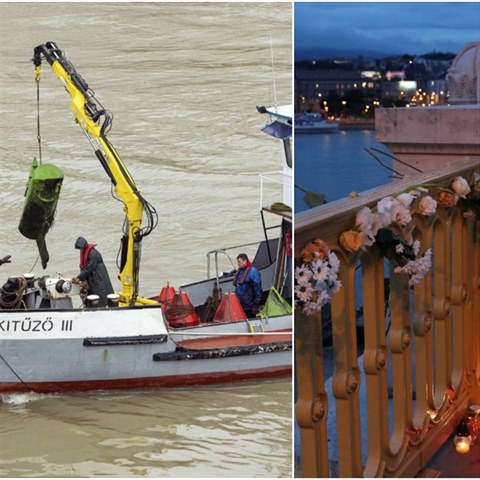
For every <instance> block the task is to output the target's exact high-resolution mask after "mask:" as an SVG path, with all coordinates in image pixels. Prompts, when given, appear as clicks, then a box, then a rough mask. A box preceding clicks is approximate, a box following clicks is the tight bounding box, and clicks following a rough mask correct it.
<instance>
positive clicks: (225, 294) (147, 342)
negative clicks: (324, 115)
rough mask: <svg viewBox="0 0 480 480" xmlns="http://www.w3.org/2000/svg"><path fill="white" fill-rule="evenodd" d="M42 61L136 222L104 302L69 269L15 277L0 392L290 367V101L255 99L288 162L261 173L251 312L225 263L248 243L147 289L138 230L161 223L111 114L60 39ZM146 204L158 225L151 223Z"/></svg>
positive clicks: (1, 314)
mask: <svg viewBox="0 0 480 480" xmlns="http://www.w3.org/2000/svg"><path fill="white" fill-rule="evenodd" d="M42 59H46V60H47V61H48V63H49V64H50V66H51V68H52V70H53V71H54V73H55V74H56V76H57V77H58V78H59V79H60V80H61V81H62V83H63V84H64V86H65V88H66V90H67V92H68V93H70V95H71V97H72V104H71V110H72V113H73V115H74V117H75V121H76V123H77V124H79V125H80V126H81V127H82V128H83V129H84V131H85V133H86V134H87V137H88V138H89V140H90V143H91V144H92V145H93V146H94V149H95V155H96V156H97V158H98V159H99V160H100V163H101V164H102V166H103V167H104V168H105V170H107V174H108V175H109V176H110V177H111V179H112V184H113V186H114V190H115V192H116V194H117V195H119V196H120V197H121V198H123V200H124V202H125V203H126V204H127V205H128V208H125V210H126V220H127V221H126V224H127V225H129V231H127V232H126V233H125V232H124V238H123V240H122V255H123V257H122V261H121V266H122V267H121V268H122V270H121V271H120V274H119V279H120V280H121V283H122V291H120V292H117V293H116V294H111V295H109V298H108V304H107V305H106V306H99V305H98V298H95V296H92V295H89V296H86V295H85V292H84V290H83V288H82V286H81V285H79V284H76V283H73V282H72V281H71V279H69V278H62V277H61V276H58V275H53V276H50V275H43V276H35V275H34V274H24V275H19V276H18V277H10V278H8V279H7V281H6V282H5V284H4V285H3V287H2V289H1V291H0V395H1V394H10V393H20V392H39V393H58V392H61V393H64V392H79V391H91V390H112V389H115V390H117V389H139V388H141V389H143V388H164V387H169V388H170V387H187V386H194V385H205V384H213V383H223V382H232V381H245V380H253V379H255V380H256V379H261V378H274V377H280V376H287V377H288V376H291V372H292V309H291V299H292V287H291V285H292V281H291V275H292V258H291V255H292V246H291V239H292V209H291V204H292V203H291V200H292V199H291V195H292V188H291V185H292V168H291V145H290V138H291V126H292V117H291V113H289V112H291V106H288V107H276V106H274V107H261V108H258V107H257V109H258V111H259V112H260V113H262V115H263V114H266V117H267V118H268V121H267V122H266V125H265V126H264V127H263V128H262V130H263V131H264V132H265V133H267V134H268V135H271V136H273V137H274V138H276V139H279V140H280V143H281V151H282V158H283V160H282V162H283V170H282V171H281V172H274V173H273V174H271V173H269V174H267V175H264V174H262V175H261V176H260V187H261V188H260V198H261V200H260V202H261V204H262V202H264V203H265V205H263V206H262V207H261V216H262V224H263V238H261V239H260V240H259V242H258V247H257V252H256V255H255V257H254V258H253V261H252V263H253V265H255V266H256V267H257V268H258V269H259V271H260V272H261V275H262V287H263V297H262V308H261V311H260V313H259V314H257V315H256V316H255V317H253V318H247V317H246V315H245V312H244V310H243V309H242V307H241V305H240V302H239V301H238V298H237V297H236V295H235V293H234V290H235V288H234V286H233V280H234V277H235V270H232V271H228V272H222V271H220V266H219V265H220V262H219V258H220V257H221V256H227V257H228V256H229V251H230V250H233V249H235V251H237V252H238V251H239V249H241V247H242V246H241V245H237V246H235V247H232V249H229V248H221V249H220V248H219V249H214V250H212V251H210V252H208V254H207V277H206V278H204V279H201V280H199V281H198V282H194V283H189V284H184V285H182V286H180V287H179V288H178V290H176V289H175V288H173V287H172V286H170V285H168V284H167V285H164V286H159V288H158V291H159V292H160V293H159V295H158V296H156V297H142V296H140V294H139V292H138V265H139V262H140V260H139V257H138V258H137V257H136V255H137V254H138V249H139V248H140V247H139V243H140V240H141V237H140V234H142V235H147V234H148V233H149V232H150V231H151V229H153V228H154V226H155V219H154V217H155V209H154V208H153V206H151V205H150V204H148V202H146V200H145V199H143V197H141V196H140V195H139V193H138V191H137V189H136V187H135V183H134V181H133V179H132V178H131V176H130V174H129V173H128V170H127V168H126V166H125V165H124V164H123V162H122V161H121V159H120V157H119V156H118V154H117V152H116V151H115V149H114V148H113V146H112V145H111V144H110V142H109V141H108V139H107V137H106V133H107V132H108V128H106V126H111V118H110V117H109V113H108V111H107V110H105V109H103V107H102V106H101V105H100V104H99V103H98V102H97V100H96V99H95V96H94V94H93V91H92V90H91V89H90V88H89V87H88V85H87V83H86V82H85V80H84V79H83V78H82V77H81V76H80V75H79V74H78V72H77V71H76V70H75V68H74V67H73V65H72V64H71V63H70V62H69V61H68V60H67V59H66V58H65V56H64V54H63V52H62V51H61V50H60V49H59V48H58V46H57V45H56V44H55V43H53V42H47V43H46V44H42V45H39V46H38V47H36V48H35V49H34V59H33V60H34V64H35V68H36V76H37V77H38V76H39V75H40V67H41V61H42ZM76 102H77V103H76ZM277 174H278V175H279V178H280V180H278V178H277V177H275V175H277ZM269 181H275V182H285V184H284V188H283V194H282V199H281V201H279V202H270V201H268V199H267V197H266V196H265V193H264V191H263V186H264V185H265V183H267V182H269ZM282 184H283V183H282ZM127 200H128V203H127ZM144 212H146V213H147V215H146V216H147V217H148V225H147V226H146V227H141V220H142V214H143V213H144ZM266 215H274V216H275V218H278V219H279V222H280V223H279V225H277V226H278V230H279V234H278V236H274V237H271V236H270V233H269V232H270V227H267V226H266V223H265V217H264V216H266ZM51 216H53V214H52V215H51ZM22 218H23V222H24V223H25V221H26V220H25V218H24V217H22ZM41 230H42V229H41ZM45 232H46V229H43V230H42V232H41V234H42V235H45ZM139 237H140V238H139ZM37 241H38V239H37ZM39 249H40V246H39ZM42 258H43V257H42ZM47 260H48V258H47V257H45V261H47ZM160 287H161V288H160Z"/></svg>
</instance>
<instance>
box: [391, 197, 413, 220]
mask: <svg viewBox="0 0 480 480" xmlns="http://www.w3.org/2000/svg"><path fill="white" fill-rule="evenodd" d="M392 220H393V221H394V222H396V223H398V224H399V225H401V226H402V227H404V226H405V225H406V224H407V223H408V222H410V221H411V220H412V215H411V214H410V210H409V209H408V207H406V206H405V205H404V204H403V203H402V202H400V201H399V200H398V199H394V201H393V212H392Z"/></svg>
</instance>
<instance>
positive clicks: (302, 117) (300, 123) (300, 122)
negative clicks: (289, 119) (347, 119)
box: [294, 113, 340, 134]
mask: <svg viewBox="0 0 480 480" xmlns="http://www.w3.org/2000/svg"><path fill="white" fill-rule="evenodd" d="M339 126H340V125H339V124H338V123H337V122H327V121H326V120H325V118H324V116H323V115H322V114H320V113H301V114H299V115H297V116H296V117H295V126H294V128H295V133H296V134H302V133H336V132H338V129H339Z"/></svg>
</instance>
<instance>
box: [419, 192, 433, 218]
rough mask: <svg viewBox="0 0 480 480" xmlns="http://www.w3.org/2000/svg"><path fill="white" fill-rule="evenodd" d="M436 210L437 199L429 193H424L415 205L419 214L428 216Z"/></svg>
mask: <svg viewBox="0 0 480 480" xmlns="http://www.w3.org/2000/svg"><path fill="white" fill-rule="evenodd" d="M436 210H437V201H436V200H434V199H433V198H432V197H431V196H430V195H425V196H424V197H422V198H421V199H420V201H419V202H418V205H417V211H418V213H420V214H421V215H425V216H429V215H433V214H434V213H435V211H436Z"/></svg>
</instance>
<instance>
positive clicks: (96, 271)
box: [72, 237, 113, 307]
mask: <svg viewBox="0 0 480 480" xmlns="http://www.w3.org/2000/svg"><path fill="white" fill-rule="evenodd" d="M95 246H96V245H95V244H94V243H88V242H87V241H86V240H85V239H84V238H83V237H78V238H77V241H76V242H75V248H77V249H79V250H80V273H79V274H78V275H77V276H76V277H75V278H73V279H72V282H73V283H80V282H84V281H86V282H87V284H88V294H89V295H90V294H92V295H98V296H99V297H100V301H99V305H100V306H101V307H105V306H106V305H107V295H108V294H110V293H113V287H112V283H111V282H110V278H109V276H108V272H107V267H105V264H104V263H103V258H102V255H101V254H100V252H99V251H98V250H97V249H96V248H95Z"/></svg>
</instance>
